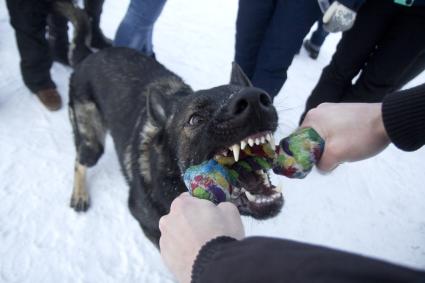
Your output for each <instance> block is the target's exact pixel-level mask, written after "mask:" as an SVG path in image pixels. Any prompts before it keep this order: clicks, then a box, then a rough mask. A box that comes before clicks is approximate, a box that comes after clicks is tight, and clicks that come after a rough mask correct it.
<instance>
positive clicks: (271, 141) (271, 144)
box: [269, 135, 276, 150]
mask: <svg viewBox="0 0 425 283" xmlns="http://www.w3.org/2000/svg"><path fill="white" fill-rule="evenodd" d="M269 144H270V146H271V148H272V149H273V150H274V149H275V147H276V144H275V143H274V137H273V135H270V140H269Z"/></svg>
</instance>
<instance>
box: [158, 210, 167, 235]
mask: <svg viewBox="0 0 425 283" xmlns="http://www.w3.org/2000/svg"><path fill="white" fill-rule="evenodd" d="M167 216H168V214H167V215H164V216H162V217H161V218H159V224H158V226H159V231H161V234H162V233H163V232H164V230H165V227H167Z"/></svg>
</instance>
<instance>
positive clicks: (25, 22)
mask: <svg viewBox="0 0 425 283" xmlns="http://www.w3.org/2000/svg"><path fill="white" fill-rule="evenodd" d="M6 4H7V8H8V10H9V15H10V23H11V25H12V27H13V28H14V29H15V34H16V42H17V45H18V50H19V54H20V56H21V62H20V66H21V73H22V78H23V81H24V83H25V85H26V86H27V87H28V88H29V89H30V90H31V91H32V92H34V93H36V92H37V91H39V90H41V89H46V88H54V87H55V84H54V82H53V81H52V79H51V77H50V67H51V66H52V59H51V56H50V50H49V44H48V42H47V40H46V36H45V33H46V24H47V22H46V20H47V15H48V12H49V10H50V4H49V3H48V2H47V1H43V0H37V1H27V0H6Z"/></svg>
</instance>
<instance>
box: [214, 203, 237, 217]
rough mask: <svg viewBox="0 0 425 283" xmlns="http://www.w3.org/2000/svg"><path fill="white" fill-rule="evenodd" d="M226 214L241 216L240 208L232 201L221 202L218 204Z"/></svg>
mask: <svg viewBox="0 0 425 283" xmlns="http://www.w3.org/2000/svg"><path fill="white" fill-rule="evenodd" d="M217 207H218V208H219V209H220V210H221V212H222V213H223V214H224V215H228V216H236V215H237V216H239V211H238V208H237V207H236V206H235V205H234V204H233V203H231V202H228V201H226V202H221V203H219V204H218V205H217Z"/></svg>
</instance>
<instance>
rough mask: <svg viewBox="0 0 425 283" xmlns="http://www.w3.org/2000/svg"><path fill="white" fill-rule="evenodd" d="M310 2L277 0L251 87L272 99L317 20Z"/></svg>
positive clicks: (318, 14)
mask: <svg viewBox="0 0 425 283" xmlns="http://www.w3.org/2000/svg"><path fill="white" fill-rule="evenodd" d="M320 13H321V12H320V8H319V6H318V4H317V2H315V1H310V0H298V1H293V0H278V1H277V4H276V8H275V9H274V14H273V17H272V19H271V21H270V24H269V26H268V28H267V31H266V34H265V36H264V40H263V43H262V45H261V48H260V52H259V54H258V57H257V65H256V68H255V73H254V76H253V77H252V83H253V84H254V86H256V87H259V88H262V89H264V90H266V91H267V92H268V93H269V94H270V95H271V96H272V97H275V96H276V95H277V94H278V92H279V91H280V89H281V88H282V85H283V84H284V82H285V81H286V71H287V69H288V68H289V66H290V65H291V62H292V59H293V57H294V56H295V54H296V53H297V52H298V51H299V49H300V47H301V44H302V42H303V39H304V37H305V35H306V34H307V33H308V32H309V30H310V28H311V26H312V25H313V23H314V22H315V21H317V19H318V18H319V16H320Z"/></svg>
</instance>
